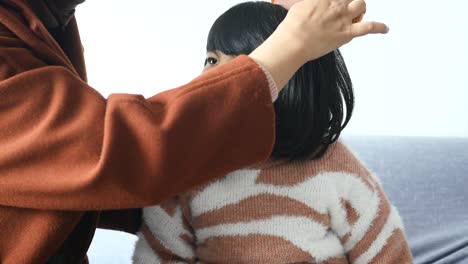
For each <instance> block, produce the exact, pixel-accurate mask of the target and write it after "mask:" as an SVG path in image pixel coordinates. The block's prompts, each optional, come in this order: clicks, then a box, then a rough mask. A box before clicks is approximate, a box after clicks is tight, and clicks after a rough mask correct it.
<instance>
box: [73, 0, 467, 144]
mask: <svg viewBox="0 0 468 264" xmlns="http://www.w3.org/2000/svg"><path fill="white" fill-rule="evenodd" d="M239 2H241V1H234V0H211V1H188V0H182V1H162V0H132V1H124V0H112V1H111V0H99V1H97V0H88V1H87V2H86V3H85V4H83V5H82V6H81V7H80V8H79V9H78V12H77V17H78V21H79V25H80V27H81V34H82V39H83V43H84V45H85V50H86V59H87V62H88V72H89V81H90V84H91V85H92V86H94V87H96V88H97V89H98V91H100V92H101V93H102V94H104V95H105V96H107V95H108V94H110V93H116V92H126V93H139V94H143V95H145V96H150V95H153V94H155V93H158V92H160V91H163V90H165V89H169V88H174V87H177V86H179V85H182V84H184V83H186V82H188V81H190V80H191V79H192V78H194V77H195V76H196V75H198V74H199V72H200V71H201V69H202V63H203V59H204V52H205V40H206V36H207V32H208V30H209V28H210V26H211V24H212V23H213V21H214V20H215V18H216V17H217V16H219V15H220V14H221V13H222V12H223V11H225V10H226V9H227V8H229V7H230V6H232V5H234V4H236V3H239ZM130 3H132V4H130ZM467 13H468V1H465V0H445V1H436V0H411V1H406V0H405V1H404V0H392V1H377V0H368V14H367V19H378V20H383V21H385V22H387V23H388V25H389V26H390V28H391V32H390V34H389V35H387V36H372V37H367V38H363V39H359V40H355V41H353V42H352V43H350V44H349V45H347V46H346V47H344V48H343V49H342V51H343V53H344V56H345V59H346V61H347V64H348V68H349V71H350V73H351V76H352V78H353V81H354V84H355V90H356V108H355V112H354V116H353V119H352V121H351V123H350V126H349V127H348V128H347V129H346V130H345V132H346V133H347V134H376V135H379V134H382V135H424V136H449V137H455V136H458V137H468V103H467V102H468V79H467V75H468V74H467V72H466V71H467V70H468V67H467V66H466V63H468V51H467V47H468V20H467Z"/></svg>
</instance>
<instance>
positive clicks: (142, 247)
mask: <svg viewBox="0 0 468 264" xmlns="http://www.w3.org/2000/svg"><path fill="white" fill-rule="evenodd" d="M143 219H144V224H143V225H142V228H141V230H140V232H139V233H138V238H139V239H138V241H137V244H136V248H135V252H134V257H133V258H134V262H135V263H145V264H146V263H329V264H331V263H333V264H339V263H398V264H406V263H412V256H411V252H410V249H409V247H408V245H407V242H406V239H405V236H404V232H403V226H402V222H401V219H400V216H399V215H398V212H397V210H396V209H395V207H393V206H392V205H391V204H390V203H389V201H388V199H387V197H386V196H385V194H384V192H383V190H382V187H381V186H380V183H379V182H378V180H377V179H376V178H375V177H374V176H373V175H372V174H371V173H370V172H369V171H368V170H367V169H366V168H365V167H364V166H363V165H362V164H361V163H360V162H359V160H357V159H356V158H355V156H354V155H353V154H352V153H351V152H350V151H349V150H348V149H347V148H346V146H345V145H343V144H342V143H341V142H338V143H336V144H334V145H332V146H331V147H330V149H329V150H328V152H327V153H326V154H325V156H324V157H323V158H321V159H318V160H314V161H306V162H290V163H285V162H275V163H269V164H265V165H262V166H261V167H258V168H249V169H243V170H239V171H235V172H233V173H230V174H229V175H227V176H225V177H224V178H222V179H220V180H218V181H215V182H212V183H210V184H207V185H205V186H202V187H200V188H198V189H196V190H194V191H192V192H191V193H186V194H182V195H180V196H178V197H175V198H173V199H171V200H169V201H167V202H165V203H163V204H161V205H159V206H153V207H147V208H144V210H143Z"/></svg>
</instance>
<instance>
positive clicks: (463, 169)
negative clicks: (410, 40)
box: [89, 136, 468, 264]
mask: <svg viewBox="0 0 468 264" xmlns="http://www.w3.org/2000/svg"><path fill="white" fill-rule="evenodd" d="M343 140H344V141H345V142H346V143H347V144H348V145H349V146H350V147H351V149H353V151H354V152H355V153H356V154H357V155H358V156H359V157H360V158H361V160H362V161H363V162H364V163H365V164H366V165H367V166H368V167H369V168H370V169H371V170H372V171H373V172H374V173H375V174H376V175H378V176H379V178H380V179H381V181H382V184H383V186H384V189H385V191H386V193H387V195H388V196H389V198H390V200H391V201H392V202H393V204H395V206H396V207H397V208H398V209H399V211H400V214H401V216H402V218H403V221H404V223H405V231H406V235H407V238H408V241H409V244H410V246H411V249H412V251H413V255H414V258H415V263H417V264H423V263H436V264H452V263H456V264H468V138H460V139H456V138H422V137H390V136H344V137H343ZM134 242H135V237H134V236H131V235H127V234H123V233H119V232H112V231H106V230H98V231H97V233H96V237H95V239H94V241H93V244H92V245H91V248H90V250H89V257H90V262H91V264H94V263H98V264H101V263H102V264H107V263H131V261H130V257H131V254H132V250H133V244H134Z"/></svg>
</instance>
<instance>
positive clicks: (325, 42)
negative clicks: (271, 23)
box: [278, 0, 388, 60]
mask: <svg viewBox="0 0 468 264" xmlns="http://www.w3.org/2000/svg"><path fill="white" fill-rule="evenodd" d="M288 2H289V1H288ZM365 12H366V3H365V1H364V0H304V1H299V2H297V3H296V4H294V5H292V6H291V8H290V10H289V13H288V16H287V17H286V18H285V20H284V21H283V23H282V24H281V25H280V27H279V28H278V33H281V34H285V35H288V34H289V35H290V36H289V37H290V40H293V41H296V42H297V44H296V45H298V46H302V50H303V52H304V55H305V56H306V57H305V58H304V59H305V60H312V59H316V58H318V57H321V56H323V55H325V54H327V53H329V52H330V51H332V50H335V49H337V48H339V47H341V46H342V45H344V44H346V43H348V42H350V41H351V40H352V39H353V38H356V37H360V36H364V35H368V34H375V33H387V32H388V27H387V26H386V25H385V24H383V23H379V22H359V23H353V20H354V19H355V18H357V17H359V16H361V15H362V14H363V13H365ZM282 31H284V32H282Z"/></svg>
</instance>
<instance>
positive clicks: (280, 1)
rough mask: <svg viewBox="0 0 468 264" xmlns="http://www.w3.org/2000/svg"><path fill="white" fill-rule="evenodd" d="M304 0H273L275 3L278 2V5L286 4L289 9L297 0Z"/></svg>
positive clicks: (298, 0)
mask: <svg viewBox="0 0 468 264" xmlns="http://www.w3.org/2000/svg"><path fill="white" fill-rule="evenodd" d="M300 1H302V0H272V1H271V2H272V3H273V4H277V5H282V6H284V7H285V8H286V9H289V8H290V7H291V6H293V5H294V4H295V3H297V2H300Z"/></svg>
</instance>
